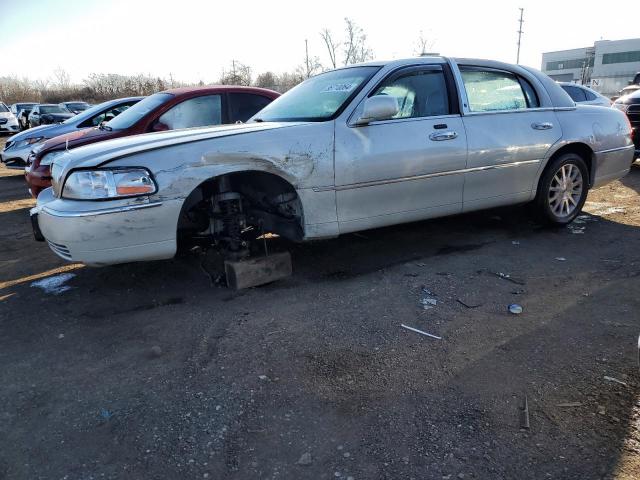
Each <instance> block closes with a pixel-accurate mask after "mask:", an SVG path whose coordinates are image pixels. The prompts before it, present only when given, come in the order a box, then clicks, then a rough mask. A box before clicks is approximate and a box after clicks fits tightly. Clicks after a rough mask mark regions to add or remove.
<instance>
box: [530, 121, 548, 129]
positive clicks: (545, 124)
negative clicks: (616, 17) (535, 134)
mask: <svg viewBox="0 0 640 480" xmlns="http://www.w3.org/2000/svg"><path fill="white" fill-rule="evenodd" d="M531 128H533V129H534V130H550V129H552V128H553V123H551V122H538V123H532V124H531Z"/></svg>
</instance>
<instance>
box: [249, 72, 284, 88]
mask: <svg viewBox="0 0 640 480" xmlns="http://www.w3.org/2000/svg"><path fill="white" fill-rule="evenodd" d="M277 84H278V79H277V77H276V74H275V73H273V72H264V73H261V74H260V75H258V76H257V77H256V81H255V83H254V85H255V86H256V87H262V88H273V87H275V86H276V85H277Z"/></svg>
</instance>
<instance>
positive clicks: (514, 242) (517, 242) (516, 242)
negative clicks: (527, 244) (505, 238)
mask: <svg viewBox="0 0 640 480" xmlns="http://www.w3.org/2000/svg"><path fill="white" fill-rule="evenodd" d="M511 245H520V242H519V241H518V240H512V241H511Z"/></svg>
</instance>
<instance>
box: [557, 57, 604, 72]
mask: <svg viewBox="0 0 640 480" xmlns="http://www.w3.org/2000/svg"><path fill="white" fill-rule="evenodd" d="M603 63H604V62H603ZM585 66H587V67H593V57H589V58H576V59H573V60H560V61H558V62H547V70H568V69H570V68H582V67H585Z"/></svg>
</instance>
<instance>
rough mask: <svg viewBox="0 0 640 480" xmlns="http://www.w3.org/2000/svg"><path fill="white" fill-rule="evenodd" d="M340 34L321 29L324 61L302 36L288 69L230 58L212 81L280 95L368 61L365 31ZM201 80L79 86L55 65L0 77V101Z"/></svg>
mask: <svg viewBox="0 0 640 480" xmlns="http://www.w3.org/2000/svg"><path fill="white" fill-rule="evenodd" d="M344 22H345V27H344V32H343V35H342V36H336V35H335V34H334V33H333V32H331V31H330V30H329V29H326V28H325V29H323V30H322V31H321V32H320V37H321V39H322V44H323V47H324V50H325V55H326V58H327V60H328V61H327V62H325V63H323V62H321V60H320V57H319V56H315V55H310V54H309V50H308V44H307V41H306V40H305V55H304V58H303V60H302V62H301V63H300V64H299V65H298V66H297V67H296V68H295V69H293V70H292V71H290V72H282V73H276V72H272V71H267V72H261V73H258V74H257V75H254V72H253V69H252V68H251V67H250V66H249V65H246V64H244V63H242V62H240V61H237V60H233V61H232V62H231V64H230V65H229V66H228V67H226V68H225V69H223V71H222V73H221V75H220V77H219V78H218V79H216V81H214V82H212V83H213V84H220V85H245V86H257V87H263V88H270V89H272V90H276V91H278V92H281V93H284V92H286V91H287V90H289V89H291V88H293V87H294V86H296V85H297V84H299V83H300V82H302V81H304V80H305V79H307V78H309V77H311V76H313V75H315V74H317V73H320V72H322V71H325V70H328V69H332V68H336V67H339V66H341V65H351V64H354V63H360V62H365V61H367V60H371V59H373V50H372V49H371V48H370V47H369V45H368V42H367V35H366V34H365V32H364V30H363V29H362V28H361V27H360V26H358V25H357V24H356V23H355V22H354V21H353V20H351V19H350V18H345V19H344ZM429 45H430V42H428V41H427V40H426V39H425V37H424V35H423V34H422V32H421V33H420V37H419V39H418V42H417V48H415V49H414V54H418V55H420V54H424V53H425V52H426V48H427V47H428V46H429ZM204 85H205V82H203V81H202V80H201V81H200V82H197V83H187V82H183V81H180V80H176V79H175V78H173V75H169V78H163V77H157V76H152V75H144V74H139V75H120V74H115V73H91V74H89V75H88V76H87V77H86V78H85V79H83V80H82V82H81V83H80V84H74V83H72V82H71V79H70V76H69V74H68V73H67V72H66V71H65V70H64V69H62V68H57V69H56V70H55V71H54V72H53V75H52V76H51V77H49V78H47V79H45V80H32V79H29V78H19V77H18V76H15V75H13V76H4V77H0V101H3V102H5V103H6V104H11V103H16V102H29V101H32V102H40V103H59V102H62V101H65V100H84V101H86V102H89V103H99V102H103V101H106V100H111V99H114V98H121V97H131V96H146V95H151V94H152V93H155V92H160V91H162V90H166V89H169V88H176V87H185V86H204Z"/></svg>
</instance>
